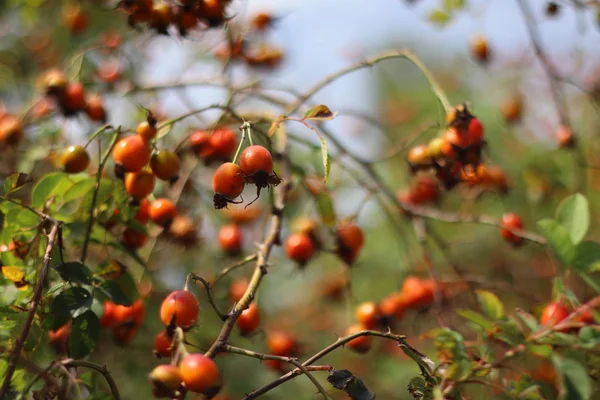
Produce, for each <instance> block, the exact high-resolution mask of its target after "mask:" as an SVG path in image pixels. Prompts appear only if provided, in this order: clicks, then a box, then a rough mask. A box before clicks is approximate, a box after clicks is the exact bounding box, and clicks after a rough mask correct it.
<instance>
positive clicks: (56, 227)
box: [0, 221, 62, 399]
mask: <svg viewBox="0 0 600 400" xmlns="http://www.w3.org/2000/svg"><path fill="white" fill-rule="evenodd" d="M61 224H62V223H61V222H59V221H52V229H51V230H50V233H49V234H48V245H47V246H46V251H45V253H44V263H43V265H42V269H41V270H40V273H39V275H38V277H37V283H36V285H35V288H34V291H33V298H32V299H31V306H30V307H29V312H28V313H27V318H26V319H25V324H24V325H23V329H21V333H20V334H19V337H18V338H17V340H16V342H15V345H14V347H13V349H12V350H11V352H10V354H9V356H8V366H7V368H6V372H5V375H4V381H3V382H2V387H0V399H4V398H6V396H7V394H8V391H9V389H10V382H11V380H12V377H13V374H14V373H15V370H16V368H17V363H18V362H19V358H20V357H21V351H22V350H23V346H24V345H25V341H26V340H27V337H28V336H29V331H30V330H31V325H32V324H33V320H34V318H35V313H36V311H37V308H38V306H39V305H40V301H41V299H42V292H43V289H44V284H45V282H46V275H47V274H48V269H49V268H50V261H51V260H52V257H51V256H52V250H53V249H54V246H55V245H56V242H57V237H58V232H59V231H60V229H61Z"/></svg>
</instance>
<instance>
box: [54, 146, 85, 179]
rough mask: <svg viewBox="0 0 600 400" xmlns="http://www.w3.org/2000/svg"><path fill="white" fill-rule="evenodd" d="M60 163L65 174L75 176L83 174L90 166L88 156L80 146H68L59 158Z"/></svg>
mask: <svg viewBox="0 0 600 400" xmlns="http://www.w3.org/2000/svg"><path fill="white" fill-rule="evenodd" d="M60 163H61V165H62V168H63V170H64V171H65V172H67V173H69V174H76V173H78V172H83V171H85V170H86V169H87V167H88V166H89V165H90V156H89V154H88V152H87V151H86V150H85V148H84V147H83V146H81V145H76V146H69V147H68V148H67V149H66V150H65V151H64V152H63V153H62V156H61V157H60Z"/></svg>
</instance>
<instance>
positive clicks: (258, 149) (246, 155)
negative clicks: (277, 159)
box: [240, 145, 273, 175]
mask: <svg viewBox="0 0 600 400" xmlns="http://www.w3.org/2000/svg"><path fill="white" fill-rule="evenodd" d="M240 168H241V169H242V173H243V174H244V175H254V174H256V173H259V172H260V173H263V174H266V175H271V174H272V173H273V157H272V156H271V153H270V152H269V150H267V149H266V148H265V147H263V146H259V145H254V146H248V147H246V148H245V149H244V151H242V154H240Z"/></svg>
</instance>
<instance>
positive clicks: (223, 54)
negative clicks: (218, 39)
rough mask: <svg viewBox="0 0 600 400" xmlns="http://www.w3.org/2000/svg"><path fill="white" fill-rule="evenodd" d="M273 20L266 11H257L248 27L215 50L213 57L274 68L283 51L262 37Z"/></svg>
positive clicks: (277, 64) (280, 60)
mask: <svg viewBox="0 0 600 400" xmlns="http://www.w3.org/2000/svg"><path fill="white" fill-rule="evenodd" d="M274 22H275V18H274V17H273V16H272V15H271V14H268V13H259V14H257V15H256V16H254V18H253V19H252V21H251V24H250V29H249V30H248V29H244V31H248V32H244V35H243V37H242V36H241V35H240V36H238V37H235V38H234V39H233V40H230V41H229V42H227V43H225V44H223V45H222V46H220V47H218V48H217V49H216V50H215V57H216V58H218V59H219V60H222V61H224V62H226V61H228V60H229V59H231V60H232V61H239V62H241V63H245V64H246V65H248V66H251V67H265V68H276V67H278V66H279V65H280V64H281V62H282V60H283V52H282V51H281V49H279V48H277V47H275V46H274V45H273V44H271V43H269V42H267V41H266V40H265V39H264V36H263V34H264V32H266V31H267V30H268V28H270V27H271V26H272V25H273V23H274ZM240 30H241V29H240Z"/></svg>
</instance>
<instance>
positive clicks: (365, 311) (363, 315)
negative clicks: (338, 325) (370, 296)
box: [355, 301, 381, 329]
mask: <svg viewBox="0 0 600 400" xmlns="http://www.w3.org/2000/svg"><path fill="white" fill-rule="evenodd" d="M355 315H356V320H357V321H358V322H359V323H360V324H361V325H362V326H364V327H365V328H367V329H375V328H377V327H378V326H379V321H380V319H381V311H380V310H379V307H378V306H377V304H376V303H375V302H373V301H368V302H365V303H361V304H359V305H358V307H356V312H355Z"/></svg>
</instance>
